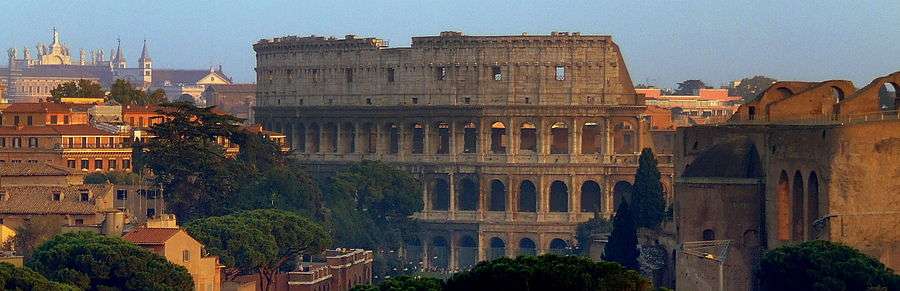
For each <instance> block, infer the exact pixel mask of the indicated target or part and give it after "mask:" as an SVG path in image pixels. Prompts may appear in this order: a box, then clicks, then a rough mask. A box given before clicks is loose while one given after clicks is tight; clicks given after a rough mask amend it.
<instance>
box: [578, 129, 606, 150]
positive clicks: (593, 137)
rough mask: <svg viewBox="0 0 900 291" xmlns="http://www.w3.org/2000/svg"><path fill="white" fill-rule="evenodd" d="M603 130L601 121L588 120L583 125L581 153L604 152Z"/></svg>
mask: <svg viewBox="0 0 900 291" xmlns="http://www.w3.org/2000/svg"><path fill="white" fill-rule="evenodd" d="M602 136H603V132H602V130H601V127H600V123H599V122H586V123H585V124H584V126H582V127H581V153H582V154H602V153H603V143H602Z"/></svg>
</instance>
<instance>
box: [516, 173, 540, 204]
mask: <svg viewBox="0 0 900 291" xmlns="http://www.w3.org/2000/svg"><path fill="white" fill-rule="evenodd" d="M518 206H519V209H518V210H519V212H536V211H537V189H536V188H535V187H534V183H532V182H531V181H528V180H525V181H522V183H521V184H519V205H518Z"/></svg>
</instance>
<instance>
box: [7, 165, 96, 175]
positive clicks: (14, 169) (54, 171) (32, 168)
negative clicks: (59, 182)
mask: <svg viewBox="0 0 900 291" xmlns="http://www.w3.org/2000/svg"><path fill="white" fill-rule="evenodd" d="M72 174H80V173H78V172H77V171H74V170H71V169H69V168H66V167H60V166H56V165H51V164H47V163H0V176H69V175H72Z"/></svg>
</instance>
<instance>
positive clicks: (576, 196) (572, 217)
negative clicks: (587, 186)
mask: <svg viewBox="0 0 900 291" xmlns="http://www.w3.org/2000/svg"><path fill="white" fill-rule="evenodd" d="M580 201H581V187H580V185H576V184H575V174H569V221H577V220H578V215H579V214H581V203H578V202H580Z"/></svg>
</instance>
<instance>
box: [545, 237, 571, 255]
mask: <svg viewBox="0 0 900 291" xmlns="http://www.w3.org/2000/svg"><path fill="white" fill-rule="evenodd" d="M568 249H569V244H568V243H566V241H564V240H562V239H559V238H554V239H553V240H551V241H550V253H551V254H557V255H568Z"/></svg>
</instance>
